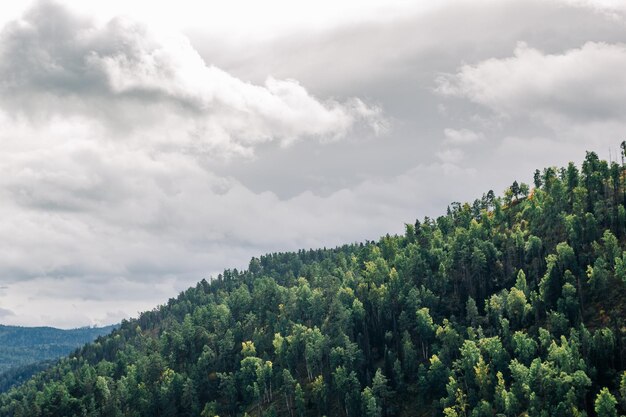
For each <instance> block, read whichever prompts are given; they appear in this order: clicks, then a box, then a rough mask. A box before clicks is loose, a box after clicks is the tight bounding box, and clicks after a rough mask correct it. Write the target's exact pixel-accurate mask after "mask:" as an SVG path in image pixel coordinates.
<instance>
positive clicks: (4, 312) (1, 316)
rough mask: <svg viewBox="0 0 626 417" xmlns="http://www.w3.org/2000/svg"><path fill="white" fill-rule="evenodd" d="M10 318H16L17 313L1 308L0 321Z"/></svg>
mask: <svg viewBox="0 0 626 417" xmlns="http://www.w3.org/2000/svg"><path fill="white" fill-rule="evenodd" d="M9 316H15V313H14V312H13V311H11V310H9V309H6V308H2V307H0V319H4V318H5V317H9Z"/></svg>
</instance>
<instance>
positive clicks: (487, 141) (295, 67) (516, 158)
mask: <svg viewBox="0 0 626 417" xmlns="http://www.w3.org/2000/svg"><path fill="white" fill-rule="evenodd" d="M199 4H201V6H199ZM625 42H626V6H625V5H624V3H622V2H614V1H584V0H543V1H534V0H498V1H495V0H493V1H487V0H484V1H483V0H477V1H472V2H469V1H441V0H438V1H431V2H428V1H424V2H413V1H404V0H393V1H389V0H385V1H379V0H367V1H363V0H361V1H345V2H336V1H316V2H306V3H305V2H293V1H287V0H267V1H263V2H258V1H244V0H236V1H229V2H213V1H211V2H200V3H199V2H192V1H188V0H181V1H177V2H165V1H133V2H128V1H122V0H110V1H107V2H95V1H84V0H82V1H79V0H67V1H49V0H44V1H32V2H3V3H2V4H1V5H0V201H1V203H0V238H1V239H0V323H1V324H12V325H26V326H34V325H50V326H55V327H61V328H71V327H76V326H93V325H106V324H111V323H116V322H119V321H120V320H121V319H123V318H129V317H136V316H137V315H138V314H139V312H141V311H145V310H150V309H152V308H154V307H155V306H157V305H159V304H163V303H165V302H167V300H168V299H169V298H171V297H175V296H176V295H177V294H178V293H179V292H180V291H182V290H184V289H186V288H188V287H189V286H192V285H194V284H195V283H196V282H197V281H199V280H201V279H203V278H206V279H208V278H210V277H211V276H216V275H217V274H218V273H219V272H220V271H223V270H224V269H226V268H238V269H245V268H246V267H247V265H248V262H249V260H250V258H251V257H253V256H260V255H263V254H265V253H269V252H275V251H289V250H297V249H301V248H304V249H308V248H319V247H334V246H336V245H340V244H343V243H349V242H359V241H364V240H374V239H377V238H378V237H380V236H381V235H384V234H386V233H402V232H403V229H404V224H405V223H413V222H414V221H415V219H418V218H419V219H421V218H423V217H424V216H430V217H436V216H438V215H440V214H443V213H445V209H446V207H447V206H448V205H449V204H450V203H451V202H454V201H461V202H464V201H473V200H474V199H475V198H479V197H480V196H482V194H483V193H485V192H487V191H488V190H490V189H491V190H494V191H495V192H496V193H497V194H501V193H502V192H503V191H504V189H505V188H506V187H508V186H509V185H510V184H511V183H512V182H513V181H515V180H517V181H522V182H526V183H531V181H532V174H533V172H534V170H535V169H537V168H543V167H546V166H563V165H565V164H567V162H569V161H575V162H577V163H580V161H582V159H583V158H584V156H585V151H586V150H593V151H595V152H597V153H598V154H599V155H600V156H601V157H603V158H607V159H608V158H609V157H612V158H616V155H617V152H618V150H619V144H620V142H621V141H622V140H624V139H626V119H624V117H623V115H624V114H626V113H625V112H626V43H625Z"/></svg>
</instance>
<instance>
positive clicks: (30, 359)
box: [0, 325, 116, 392]
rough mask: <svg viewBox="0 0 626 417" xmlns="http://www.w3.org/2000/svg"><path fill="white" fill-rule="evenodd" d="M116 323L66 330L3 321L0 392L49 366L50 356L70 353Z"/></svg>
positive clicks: (0, 334) (112, 327)
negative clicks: (24, 325)
mask: <svg viewBox="0 0 626 417" xmlns="http://www.w3.org/2000/svg"><path fill="white" fill-rule="evenodd" d="M115 327H116V326H107V327H93V328H92V327H83V328H79V329H70V330H62V329H55V328H52V327H19V326H4V325H0V392H2V391H5V390H6V388H7V387H8V386H10V385H12V381H13V380H14V379H15V378H17V379H18V380H22V379H23V378H24V377H25V376H26V375H27V376H26V377H29V376H30V375H32V374H33V373H34V372H36V371H39V370H43V369H45V367H47V366H44V365H42V364H40V363H41V362H44V363H45V364H47V365H48V366H49V365H50V362H49V360H51V359H57V358H60V357H61V356H65V355H68V354H69V353H70V352H72V351H73V350H75V349H76V348H78V347H81V346H82V345H84V344H85V343H88V342H92V341H93V340H94V339H96V338H97V337H98V336H103V335H105V334H108V333H110V332H111V330H113V329H114V328H115Z"/></svg>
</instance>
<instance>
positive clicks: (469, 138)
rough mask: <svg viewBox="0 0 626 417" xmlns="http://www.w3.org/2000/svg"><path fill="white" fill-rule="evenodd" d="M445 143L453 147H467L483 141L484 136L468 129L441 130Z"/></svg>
mask: <svg viewBox="0 0 626 417" xmlns="http://www.w3.org/2000/svg"><path fill="white" fill-rule="evenodd" d="M443 134H444V135H445V138H446V139H445V140H446V142H449V143H451V144H454V145H467V144H470V143H474V142H478V141H481V140H483V139H484V136H483V134H482V133H480V132H474V131H473V130H470V129H460V130H456V129H450V128H446V129H444V130H443Z"/></svg>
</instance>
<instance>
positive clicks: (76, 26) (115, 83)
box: [0, 2, 384, 156]
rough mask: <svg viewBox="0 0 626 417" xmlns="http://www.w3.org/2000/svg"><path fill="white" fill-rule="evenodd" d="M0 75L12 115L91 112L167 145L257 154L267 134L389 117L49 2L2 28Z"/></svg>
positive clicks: (275, 136) (276, 136)
mask: <svg viewBox="0 0 626 417" xmlns="http://www.w3.org/2000/svg"><path fill="white" fill-rule="evenodd" d="M0 78H2V79H3V80H5V82H3V83H2V84H1V85H0V93H1V94H2V99H1V100H0V103H1V105H2V107H3V108H4V109H5V111H6V112H10V113H11V114H12V115H14V114H24V115H28V117H29V118H31V119H34V118H38V120H39V121H45V120H48V119H49V118H51V117H54V116H59V117H83V118H86V119H89V120H94V121H97V122H98V123H101V124H102V125H103V126H104V127H105V128H107V129H109V130H116V136H122V137H124V138H125V139H126V140H130V139H135V140H141V141H142V146H146V142H150V143H151V144H153V145H154V146H155V147H157V148H159V149H160V150H163V149H167V150H170V151H171V150H172V149H173V150H181V149H182V150H189V151H193V152H196V153H198V152H202V153H207V154H212V155H213V156H233V155H242V154H243V155H251V154H252V153H253V151H254V147H255V145H257V144H259V143H264V142H270V141H278V142H280V143H282V144H289V143H292V142H295V141H298V140H302V139H305V138H315V139H319V140H335V139H339V138H342V137H345V136H346V135H347V134H348V133H349V132H350V131H351V130H353V129H354V128H355V127H358V126H359V125H362V126H364V127H368V128H370V127H371V128H372V129H373V130H374V132H375V133H376V132H379V131H380V130H381V129H380V128H379V127H380V126H382V125H384V120H383V118H382V111H381V109H380V108H378V107H375V106H368V105H366V104H365V103H364V102H363V101H361V100H360V99H358V98H350V99H348V100H346V101H344V102H343V103H341V102H339V101H336V100H332V99H328V100H323V101H322V100H319V99H317V98H316V97H313V96H312V95H311V94H309V92H308V91H307V90H306V89H305V88H304V87H303V86H302V85H300V84H299V83H298V82H297V81H295V80H276V79H273V78H271V77H270V78H268V79H267V80H266V81H265V83H264V84H263V85H254V84H250V83H247V82H244V81H242V80H240V79H238V78H236V77H234V76H232V75H230V74H228V73H227V72H225V71H223V70H221V69H219V68H217V67H215V66H211V65H207V64H206V63H205V62H204V60H203V59H202V58H201V57H200V55H199V54H198V53H197V52H196V50H195V49H194V48H193V47H192V45H191V44H190V43H189V41H188V40H187V38H185V37H184V36H182V35H178V34H171V33H170V34H164V32H162V33H160V34H159V35H158V36H157V35H156V34H154V33H150V32H149V31H148V29H147V28H146V27H144V26H142V25H140V24H137V23H135V22H132V21H128V20H126V19H121V18H116V19H113V20H111V21H110V22H108V23H107V24H105V25H103V26H96V25H94V23H92V22H91V21H89V20H87V19H82V18H79V17H76V16H74V15H72V14H70V13H69V12H68V11H66V10H64V9H63V8H62V7H60V6H58V5H56V4H53V3H48V2H41V3H38V4H37V6H36V7H35V8H33V9H32V10H30V11H29V12H28V13H27V14H26V15H25V16H24V17H23V19H21V20H19V21H15V22H12V23H9V24H8V25H7V26H6V27H5V29H4V30H3V31H2V33H1V34H0ZM136 132H140V133H139V136H140V137H139V138H137V137H136V135H135V136H133V135H132V134H131V133H136Z"/></svg>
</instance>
